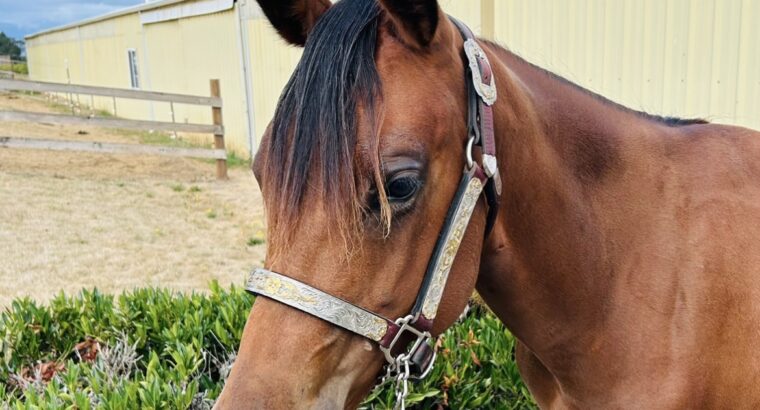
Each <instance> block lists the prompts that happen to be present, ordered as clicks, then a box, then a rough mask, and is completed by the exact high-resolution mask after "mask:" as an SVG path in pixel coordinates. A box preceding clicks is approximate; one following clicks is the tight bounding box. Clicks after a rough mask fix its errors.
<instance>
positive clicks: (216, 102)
mask: <svg viewBox="0 0 760 410" xmlns="http://www.w3.org/2000/svg"><path fill="white" fill-rule="evenodd" d="M0 90H12V91H35V92H51V93H71V94H83V95H97V96H100V97H115V98H127V99H133V100H145V101H161V102H173V103H176V104H191V105H206V106H210V107H217V108H222V99H221V98H219V97H213V96H211V97H204V96H196V95H186V94H170V93H161V92H155V91H142V90H128V89H123V88H108V87H97V86H92V85H77V84H60V83H48V82H43V81H26V80H23V81H22V80H0Z"/></svg>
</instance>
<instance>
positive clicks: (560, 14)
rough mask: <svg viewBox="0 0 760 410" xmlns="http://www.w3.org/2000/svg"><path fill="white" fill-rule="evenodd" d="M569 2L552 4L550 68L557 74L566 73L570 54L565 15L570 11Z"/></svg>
mask: <svg viewBox="0 0 760 410" xmlns="http://www.w3.org/2000/svg"><path fill="white" fill-rule="evenodd" d="M569 3H570V2H569V1H559V2H556V1H555V2H553V3H552V4H553V11H552V20H551V25H552V26H553V30H552V38H551V46H552V62H551V65H552V68H553V69H554V70H557V72H558V73H564V72H567V71H568V60H569V59H570V53H569V48H568V42H567V36H568V35H569V26H568V18H567V14H568V13H569V10H570V4H569Z"/></svg>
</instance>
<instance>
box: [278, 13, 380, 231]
mask: <svg viewBox="0 0 760 410" xmlns="http://www.w3.org/2000/svg"><path fill="white" fill-rule="evenodd" d="M379 13H380V9H379V6H378V5H377V3H376V1H375V0H341V1H339V2H337V3H336V4H335V5H333V6H332V7H331V8H330V9H329V10H328V11H327V12H326V13H325V14H324V15H322V17H320V19H319V21H318V22H317V24H316V26H315V27H314V29H313V30H312V32H311V33H310V34H309V37H308V39H307V41H306V45H305V49H304V52H303V56H302V57H301V60H300V62H299V63H298V65H297V66H296V69H295V71H294V73H293V75H292V77H291V78H290V80H289V81H288V83H287V85H286V86H285V89H284V91H283V93H282V95H281V97H280V100H279V102H278V104H277V109H276V112H275V116H274V120H273V124H272V134H271V137H270V138H271V140H270V143H269V147H268V150H269V151H268V155H267V165H266V171H265V172H266V177H265V180H266V182H265V184H266V186H268V187H272V189H270V190H269V192H268V198H267V199H268V200H267V208H268V209H267V211H268V212H269V213H270V216H273V217H274V218H273V220H274V222H275V223H277V222H278V221H282V222H284V223H286V224H288V225H295V223H296V221H297V220H298V219H299V217H300V214H301V211H302V209H301V208H302V205H303V199H304V196H305V194H306V192H307V190H308V189H309V188H310V187H312V186H317V187H318V189H319V191H320V195H322V197H323V198H322V199H323V200H324V203H325V204H326V205H327V210H328V211H329V212H338V211H341V210H342V211H347V210H348V207H352V208H353V207H355V206H356V202H357V190H356V175H355V171H354V152H355V149H356V143H357V122H358V119H357V118H358V116H357V115H358V112H357V108H358V107H361V108H362V109H363V110H364V111H365V113H366V114H367V116H368V117H372V116H373V115H374V111H373V110H374V102H375V100H376V98H377V96H378V95H379V93H380V77H379V74H378V72H377V68H376V65H375V49H376V45H377V44H376V43H377V32H378V24H379V18H378V16H379Z"/></svg>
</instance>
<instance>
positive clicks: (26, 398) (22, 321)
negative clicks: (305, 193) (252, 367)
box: [0, 283, 535, 409]
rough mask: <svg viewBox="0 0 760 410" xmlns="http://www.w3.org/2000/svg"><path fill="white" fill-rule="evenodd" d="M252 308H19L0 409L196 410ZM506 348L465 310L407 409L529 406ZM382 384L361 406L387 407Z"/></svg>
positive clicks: (189, 300)
mask: <svg viewBox="0 0 760 410" xmlns="http://www.w3.org/2000/svg"><path fill="white" fill-rule="evenodd" d="M252 302H253V298H252V297H251V296H249V295H248V294H246V293H245V292H244V291H243V290H242V289H241V288H239V287H235V286H233V287H231V288H230V289H226V290H225V289H221V288H220V287H219V285H218V284H216V283H212V284H211V289H210V292H209V293H208V294H197V293H194V294H190V295H183V294H178V293H173V292H171V291H167V290H159V289H140V290H135V291H133V292H128V293H124V294H122V295H119V296H118V297H114V296H109V295H104V294H102V293H100V292H98V291H97V290H93V291H82V293H80V294H79V295H78V296H76V297H68V296H66V295H63V294H61V295H59V296H58V297H56V298H55V299H54V300H53V301H52V302H51V303H50V304H49V305H48V306H40V305H38V304H37V303H35V302H34V301H32V300H30V299H19V300H16V301H14V302H13V304H12V305H11V306H10V307H9V308H8V309H6V310H5V312H4V313H3V314H2V315H1V316H0V336H2V339H0V402H3V403H7V405H8V407H10V408H13V409H23V408H42V409H57V408H70V409H84V408H97V409H132V408H148V409H151V408H152V409H163V408H171V409H186V408H194V409H204V408H210V406H211V405H212V403H213V401H214V399H216V397H218V395H219V393H220V392H221V388H222V385H223V382H224V379H225V378H226V376H227V374H228V373H229V369H230V366H231V364H232V361H233V360H234V354H235V352H236V351H237V348H238V344H239V342H240V338H241V336H242V333H243V326H244V324H245V321H246V319H247V316H248V312H249V310H250V308H251V305H252ZM514 343H515V342H514V339H513V338H512V336H511V335H510V334H509V333H508V332H507V330H506V329H505V328H504V327H503V326H502V325H501V323H500V322H499V321H498V320H497V319H496V318H495V317H493V316H492V315H490V314H489V313H487V312H485V311H484V310H483V309H479V308H475V309H474V310H473V312H472V313H471V314H470V316H469V317H468V318H467V319H465V320H464V321H463V322H462V323H459V324H457V325H456V326H454V327H453V328H451V329H450V330H449V331H447V332H446V333H445V334H444V336H443V337H442V340H441V342H440V348H439V359H438V361H437V363H436V366H435V368H434V370H433V371H432V373H431V375H430V377H429V378H428V379H426V380H425V381H424V382H422V383H421V384H418V385H414V386H413V390H412V392H411V394H410V396H409V400H408V402H409V403H411V404H413V405H414V406H415V407H417V408H436V407H438V405H445V406H450V407H452V408H499V409H509V408H533V407H535V405H534V403H533V402H532V400H531V398H530V395H529V394H528V392H527V389H526V388H525V386H524V385H523V383H522V381H521V380H520V377H519V374H518V373H517V368H516V366H515V363H514V360H513V358H514ZM392 403H393V392H392V391H391V390H390V386H386V387H385V388H384V389H379V390H376V391H375V392H373V393H372V395H371V396H370V397H369V398H368V400H367V402H365V404H364V406H365V407H368V408H380V409H382V408H391V407H392Z"/></svg>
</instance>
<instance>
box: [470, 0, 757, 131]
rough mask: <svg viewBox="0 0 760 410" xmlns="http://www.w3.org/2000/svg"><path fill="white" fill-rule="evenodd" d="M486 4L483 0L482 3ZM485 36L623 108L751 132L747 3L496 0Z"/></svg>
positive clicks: (752, 45)
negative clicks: (491, 32)
mask: <svg viewBox="0 0 760 410" xmlns="http://www.w3.org/2000/svg"><path fill="white" fill-rule="evenodd" d="M491 1H493V0H491ZM494 5H495V10H494V13H493V14H491V15H483V16H482V18H483V19H485V20H488V19H493V21H494V27H495V33H494V34H495V39H496V40H497V41H499V42H500V43H502V44H504V45H506V46H508V47H509V48H510V49H511V50H512V51H514V52H516V53H517V54H519V55H521V56H523V57H525V58H526V59H527V60H529V61H531V62H533V63H535V64H537V65H540V66H542V67H545V68H547V69H549V70H551V71H554V72H555V73H557V74H559V75H562V76H564V77H566V78H568V79H569V80H572V81H574V82H576V83H578V84H580V85H582V86H584V87H586V88H589V89H591V90H593V91H596V92H598V93H600V94H602V95H604V96H606V97H608V98H610V99H612V100H614V101H617V102H620V103H622V104H624V105H626V106H628V107H631V108H634V109H639V110H645V111H648V112H652V113H657V114H663V115H675V116H685V117H704V118H708V119H710V120H713V121H715V122H724V123H731V124H738V125H745V126H749V127H753V128H760V24H758V22H760V2H759V1H756V0H561V1H558V0H530V1H526V0H496V1H494Z"/></svg>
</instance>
